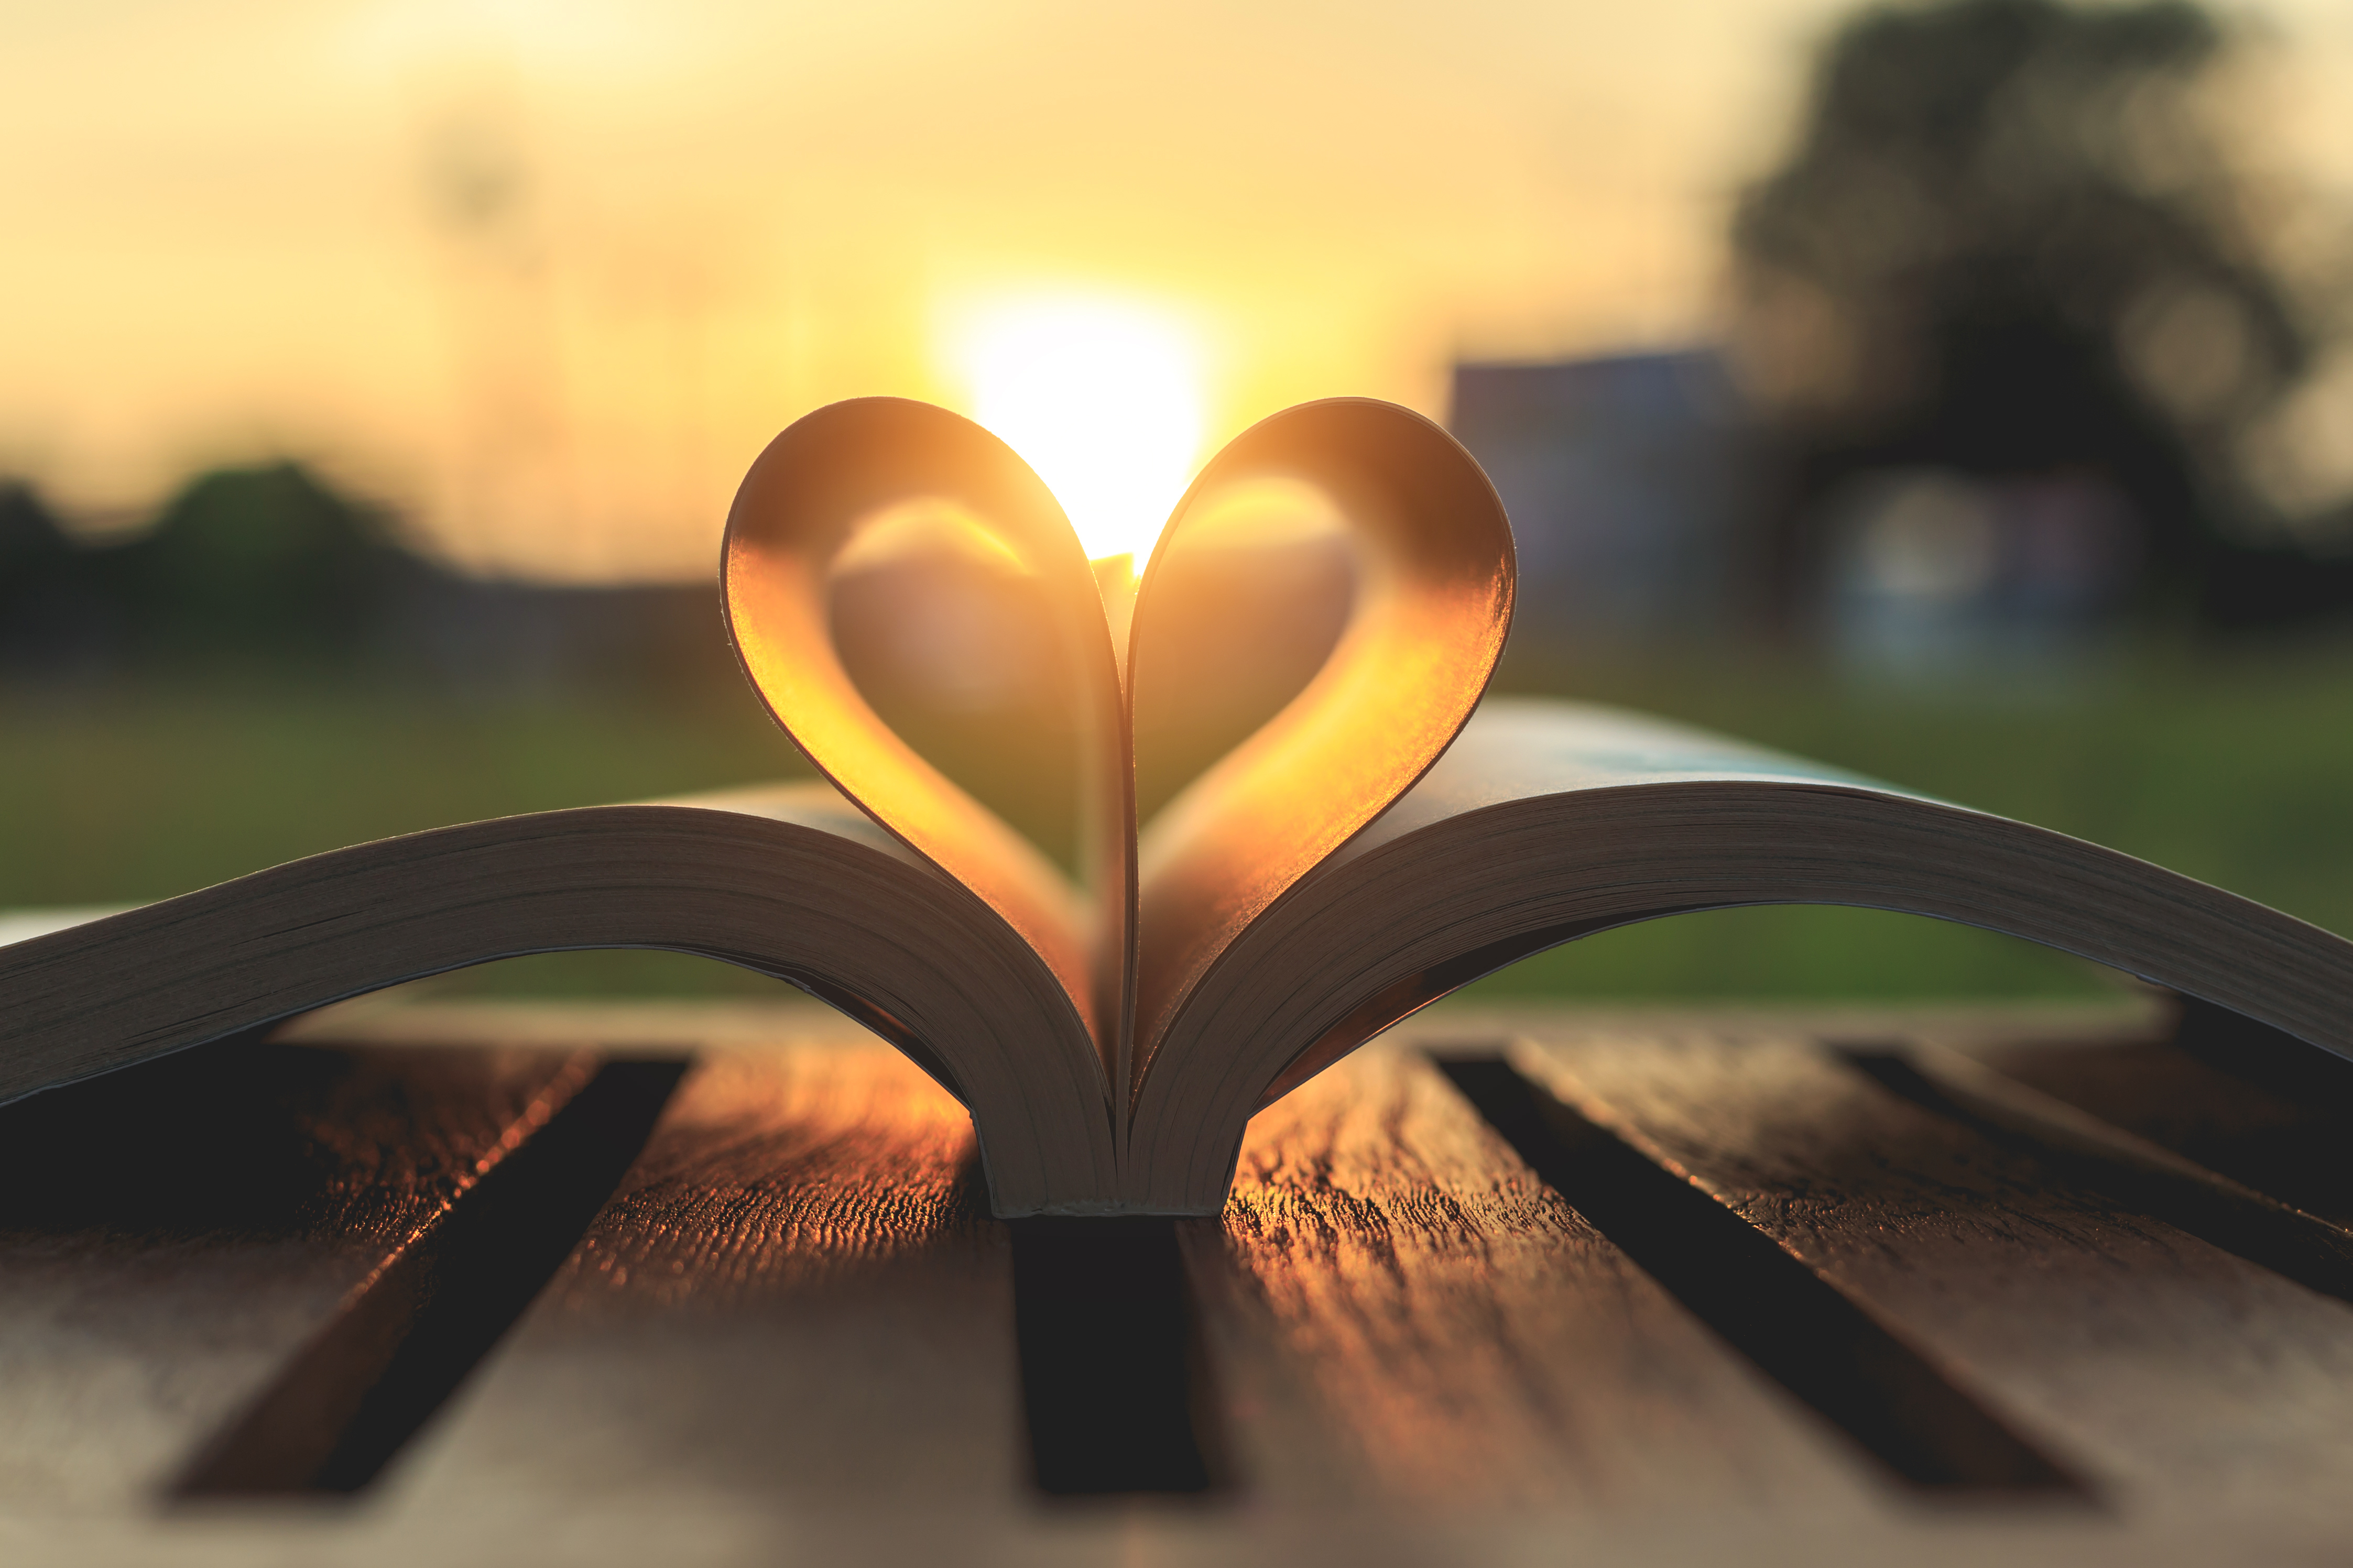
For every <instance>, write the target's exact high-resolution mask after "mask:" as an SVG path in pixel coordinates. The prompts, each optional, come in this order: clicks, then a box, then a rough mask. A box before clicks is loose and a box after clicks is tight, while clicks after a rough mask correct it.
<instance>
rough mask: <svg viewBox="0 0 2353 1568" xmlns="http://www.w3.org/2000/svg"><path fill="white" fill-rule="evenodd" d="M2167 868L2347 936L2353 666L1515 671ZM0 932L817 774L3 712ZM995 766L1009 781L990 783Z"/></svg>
mask: <svg viewBox="0 0 2353 1568" xmlns="http://www.w3.org/2000/svg"><path fill="white" fill-rule="evenodd" d="M1508 684H1510V685H1512V686H1514V687H1516V688H1518V689H1531V688H1534V687H1543V688H1547V689H1554V690H1558V691H1564V692H1567V693H1570V694H1574V695H1577V696H1580V697H1585V698H1589V699H1592V700H1602V701H1611V702H1620V703H1624V704H1627V705H1629V706H1633V707H1638V708H1644V709H1648V710H1652V711H1656V712H1661V713H1666V714H1671V715H1673V716H1675V717H1678V718H1683V719H1685V720H1689V721H1694V722H1696V723H1700V724H1704V725H1706V726H1708V727H1711V728H1715V729H1718V730H1722V731H1727V732H1729V733H1732V734H1736V735H1739V736H1742V737H1744V738H1746V739H1750V740H1756V741H1761V742H1766V743H1768V744H1772V745H1777V746H1780V747H1783V748H1786V749H1788V750H1790V751H1794V752H1800V753H1802V754H1805V755H1809V756H1813V757H1818V758H1820V759H1821V760H1823V761H1827V762H1832V763H1840V764H1841V765H1844V766H1847V767H1850V768H1854V769H1857V770H1860V771H1862V772H1863V773H1871V774H1874V775H1876V776H1879V777H1882V778H1885V779H1888V780H1891V781H1893V782H1895V783H1898V784H1905V785H1909V786H1911V787H1914V788H1917V789H1923V790H1926V791H1929V792H1931V793H1934V794H1936V795H1943V796H1945V797H1947V798H1948V799H1953V800H1957V801H1959V802H1962V803H1964V804H1966V805H1974V806H1979V807H1983V808H1985V809H1987V810H1991V811H1997V812H2000V813H2002V814H2004V815H2006V816H2017V817H2021V818H2023V819H2025V820H2027V821H2031V822H2036V823H2040V824H2042V825H2044V826H2050V827H2055V828H2058V829H2060V830H2062V831H2064V832H2068V833H2073V834H2077V835H2080V836H2082V837H2086V838H2091V839H2095V840H2097V841H2099V842H2101V843H2103V844H2107V845H2110V846H2112V847H2116V848H2119V849H2123V850H2125V851H2126V852H2128V853H2131V854H2135V855H2139V856H2143V857H2145V858H2148V859H2152V860H2155V861H2158V862H2159V863H2160V864H2163V865H2167V866H2170V867H2172V868H2175V869H2178V870H2180V871H2184V872H2187V873H2189V875H2191V876H2195V877H2199V878H2202V879H2206V880H2208V881H2211V882H2215V883H2218V884H2220V885H2221V886H2223V887H2226V888H2229V889H2232V890H2233V891H2236V892H2240V893H2243V894H2245V895H2247V896H2248V897H2250V898H2253V899H2257V900H2262V901H2263V902H2265V903H2268V904H2272V905H2274V906H2275V907H2277V908H2279V909H2282V910H2286V911H2287V912H2289V913H2291V914H2294V915H2297V916H2300V917H2301V918H2303V919H2306V920H2308V921H2314V922H2316V923H2317V924H2319V925H2322V926H2326V927H2327V928H2329V929H2331V930H2334V931H2342V932H2353V645H2348V644H2343V643H2332V644H2321V645H2311V646H2305V647H2272V648H2267V649H2247V650H2242V651H2238V652H2233V653H2226V654H2221V655H2209V656H2205V657H2200V658H2192V657H2190V656H2189V655H2186V654H2179V653H2165V652H2153V653H2147V654H2144V655H2142V656H2139V657H2137V658H2132V659H2129V660H2122V661H2119V662H2118V663H2117V664H2116V666H2115V667H2114V668H2109V669H2107V670H2105V671H2102V672H2098V673H2095V674H2091V675H2081V676H2078V677H2077V678H2076V679H2073V680H2071V681H2069V682H2067V683H2065V684H2062V685H2055V686H2052V687H2049V688H2047V689H2045V688H2038V687H2036V686H2035V685H2033V684H2032V683H2031V682H2013V683H2010V685H2008V686H2006V687H2002V688H1999V689H1987V688H1978V689H1948V690H1942V691H1925V692H1924V691H1915V692H1910V693H1904V692H1894V691H1889V690H1884V689H1869V688H1860V687H1855V686H1852V685H1843V684H1841V683H1838V682H1836V681H1833V680H1830V679H1825V678H1824V677H1823V676H1822V675H1821V674H1820V671H1818V670H1813V669H1810V668H1805V667H1802V666H1799V665H1796V664H1784V663H1777V662H1774V661H1771V660H1767V659H1758V658H1723V659H1717V660H1712V661H1701V660H1694V661H1693V662H1690V663H1688V664H1684V665H1682V666H1679V667H1669V666H1665V665H1661V664H1658V663H1647V664H1639V665H1638V664H1634V663H1630V662H1626V663H1617V664H1596V665H1593V666H1590V667H1580V668H1574V669H1566V670H1554V671H1545V672H1533V673H1532V672H1529V671H1526V670H1525V669H1523V670H1515V671H1514V672H1513V674H1512V677H1511V679H1510V681H1509V682H1508ZM0 757H5V763H0V907H5V906H11V905H28V904H61V903H109V902H132V901H138V900H147V899H154V898H161V897H164V896H166V895H169V894H172V893H175V892H181V891H184V890H186V889H190V888H195V887H200V886H203V885H205V884H206V883H208V882H213V881H217V880H220V879H224V878H227V877H231V876H235V875H237V874H238V873H240V872H243V871H248V870H251V869H254V868H258V867H260V866H265V865H269V864H272V863H274V862H276V861H279V860H283V859H287V858H291V857H293V856H297V855H302V854H308V853H311V852H312V851H315V850H320V849H325V848H331V847H335V846H337V845H341V844H346V843H351V842H354V841H357V840H360V839H365V838H372V837H383V836H385V835H386V834H392V833H399V832H404V831H408V830H411V829H415V828H420V827H427V826H437V825H439V824H442V823H448V822H457V821H464V820H469V819H472V818H479V817H483V816H498V815H502V814H505V813H510V812H518V811H533V810H539V809H543V808H546V807H550V806H559V805H589V804H594V803H596V802H601V801H611V800H628V799H638V798H645V797H649V796H656V795H670V794H679V793H683V792H687V791H691V790H696V789H704V788H713V787H719V786H723V785H728V784H743V783H747V782H752V781H756V780H761V779H766V778H774V777H777V776H781V775H786V774H798V773H805V772H806V769H805V766H804V765H803V764H802V763H800V762H799V760H798V758H797V756H795V754H794V753H793V752H792V751H791V748H790V747H789V745H788V744H787V743H786V742H785V741H784V739H783V737H782V736H781V735H779V734H778V733H777V732H776V731H775V730H774V729H773V728H772V727H770V726H769V725H768V723H767V722H766V721H765V717H764V716H763V715H762V714H761V713H760V712H759V710H758V709H757V707H756V706H755V705H754V703H753V701H752V700H751V699H750V697H749V696H748V695H747V694H745V693H743V692H742V691H740V690H737V689H729V690H724V691H713V692H711V693H708V694H705V695H699V696H696V697H694V698H691V699H682V698H681V697H679V696H677V695H675V694H661V693H654V692H637V693H626V692H625V693H617V694H614V695H612V696H610V697H607V698H604V699H600V700H590V699H587V698H584V697H581V696H578V695H566V696H552V697H551V696H540V697H527V696H522V695H512V694H510V695H503V696H494V697H475V698H470V699H465V700H459V699H457V698H453V697H450V696H448V695H446V694H428V693H425V692H419V691H403V690H391V689H365V688H348V689H346V688H336V687H332V686H326V685H302V684H298V683H274V684H273V683H268V682H256V681H254V680H252V679H244V680H237V681H231V680H226V679H225V680H221V681H210V680H203V679H195V678H193V677H192V678H190V679H186V680H185V681H183V682H180V683H177V684H174V685H169V686H156V685H149V686H142V687H135V688H123V689H75V690H71V691H38V690H16V691H7V690H0ZM983 771H985V770H983ZM440 984H443V985H445V986H452V987H456V988H462V989H467V990H471V991H508V992H516V991H520V992H546V991H572V992H580V993H586V994H616V993H673V994H674V993H680V992H688V993H693V992H740V991H744V990H746V989H753V990H762V989H767V988H770V987H771V986H772V985H773V984H774V983H772V982H768V981H765V980H762V979H759V978H758V977H754V976H750V975H742V974H738V973H734V972H731V971H727V970H725V969H723V967H722V966H719V965H715V964H707V963H700V962H697V961H692V960H687V959H681V958H673V957H671V956H669V955H663V954H649V953H610V954H608V953H596V954H566V955H559V956H555V957H551V958H547V959H539V960H529V961H520V962H517V963H509V964H501V965H494V966H490V967H488V968H486V969H484V970H481V971H477V972H474V973H472V974H470V975H468V976H463V977H455V978H454V979H453V980H451V981H445V982H442V983H440ZM2104 984H2105V980H2104V978H2103V976H2102V975H2101V974H2100V973H2099V972H2096V971H2094V970H2093V969H2091V968H2090V967H2089V966H2087V965H2084V964H2081V963H2076V962H2074V961H2073V960H2069V959H2064V958H2062V957H2059V956H2057V955H2054V954H2051V953H2048V952H2043V951H2042V950H2040V949H2036V948H2033V947H2031V946H2030V945H2028V944H2025V943H2022V942H2013V941H2010V940H2008V939H2005V938H2000V937H1996V936H1992V935H1989V934H1987V933H1984V932H1979V931H1968V930H1964V929H1961V928H1957V927H1950V926H1945V925H1941V924H1938V923H1937V922H1934V921H1920V920H1914V919H1908V918H1905V917H1902V916H1894V915H1883V914H1877V913H1873V912H1870V911H1861V910H1730V911H1722V912H1717V913H1712V914H1704V915H1686V916H1683V917H1679V918H1677V919H1674V920H1670V921H1657V922H1653V923H1651V924H1649V925H1645V926H1640V927H1635V928H1630V929H1629V930H1626V931H1615V932H1609V933H1605V934H1604V935H1601V936H1598V937H1594V938H1589V939H1588V940H1587V941H1585V942H1578V943H1576V944H1573V945H1572V946H1570V947H1567V948H1564V949H1559V950H1556V951H1555V952H1551V953H1547V954H1543V955H1540V956H1538V957H1536V958H1534V959H1531V960H1529V961H1527V962H1526V963H1522V964H1520V965H1517V966H1515V967H1514V968H1513V969H1512V970H1509V971H1506V972H1505V973H1503V974H1501V975H1498V976H1496V977H1494V978H1493V979H1491V980H1488V981H1486V982H1482V984H1481V985H1480V987H1479V988H1478V989H1479V991H1480V992H1482V994H1532V993H1533V994H1578V995H1592V996H1622V997H1662V998H1672V997H1686V996H1692V997H1697V996H1854V997H1907V996H1978V997H1994V996H2051V995H2069V994H2086V993H2093V992H2096V991H2097V990H2098V989H2100V988H2101V987H2102V986H2103V985H2104Z"/></svg>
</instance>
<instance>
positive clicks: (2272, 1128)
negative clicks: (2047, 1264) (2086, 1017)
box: [1969, 1039, 2353, 1227]
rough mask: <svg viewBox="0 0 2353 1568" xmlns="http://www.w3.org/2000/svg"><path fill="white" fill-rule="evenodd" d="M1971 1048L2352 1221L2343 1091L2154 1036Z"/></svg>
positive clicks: (2188, 1153) (2089, 1108) (2057, 1094)
mask: <svg viewBox="0 0 2353 1568" xmlns="http://www.w3.org/2000/svg"><path fill="white" fill-rule="evenodd" d="M2315 1054H2316V1055H2317V1053H2315ZM1969 1055H1970V1056H1971V1057H1972V1058H1974V1059H1976V1060H1978V1061H1980V1062H1983V1063H1984V1064H1985V1065H1986V1066H1988V1067H1990V1068H1994V1069H1995V1070H1996V1071H1998V1072H2000V1073H2001V1074H2003V1075H2004V1076H2006V1077H2009V1078H2011V1079H2016V1080H2017V1081H2019V1082H2021V1083H2023V1084H2025V1085H2027V1086H2028V1087H2030V1088H2031V1089H2039V1090H2040V1091H2042V1093H2044V1094H2047V1095H2050V1096H2051V1097H2052V1098H2053V1099H2055V1100H2062V1101H2064V1102H2065V1103H2067V1104H2069V1105H2072V1106H2073V1107H2075V1108H2076V1109H2077V1110H2082V1111H2084V1112H2085V1113H2087V1114H2089V1115H2092V1116H2095V1117H2097V1118H2099V1119H2100V1120H2101V1121H2105V1122H2107V1123H2110V1124H2112V1125H2114V1126H2116V1127H2119V1128H2122V1129H2124V1130H2125V1131H2127V1132H2131V1133H2134V1134H2136V1135H2137V1136H2138V1137H2141V1138H2145V1139H2147V1140H2148V1141H2149V1142H2152V1143H2155V1144H2158V1146H2160V1147H2162V1148H2166V1149H2170V1150H2172V1151H2173V1152H2175V1153H2177V1154H2180V1155H2182V1156H2184V1157H2186V1158H2188V1159H2189V1160H2191V1161H2194V1162H2195V1163H2198V1164H2200V1165H2202V1166H2204V1167H2205V1168H2207V1169H2208V1170H2211V1171H2215V1172H2218V1173H2221V1174H2222V1175H2224V1176H2228V1177H2230V1178H2231V1179H2232V1180H2233V1181H2236V1182H2240V1183H2243V1184H2245V1185H2247V1186H2250V1187H2253V1188H2254V1189H2255V1190H2256V1191H2257V1192H2259V1193H2263V1194H2266V1195H2268V1196H2270V1197H2274V1198H2276V1199H2278V1200H2280V1201H2281V1202H2283V1203H2287V1204H2293V1205H2295V1206H2296V1207H2297V1208H2300V1209H2303V1210H2305V1211H2306V1212H2307V1213H2310V1214H2313V1215H2319V1216H2321V1217H2323V1218H2325V1219H2327V1220H2329V1221H2331V1222H2333V1223H2334V1224H2336V1225H2337V1226H2348V1227H2353V1159H2348V1157H2347V1154H2348V1150H2353V1115H2348V1107H2347V1106H2346V1104H2345V1103H2344V1101H2343V1100H2341V1099H2337V1098H2334V1097H2329V1096H2321V1095H2314V1094H2311V1093H2308V1092H2307V1093H2298V1092H2296V1091H2295V1089H2293V1088H2291V1087H2289V1086H2284V1085H2283V1086H2280V1087H2278V1088H2272V1087H2265V1086H2263V1085H2259V1084H2256V1083H2251V1082H2248V1081H2247V1080H2246V1079H2242V1078H2236V1077H2233V1076H2232V1075H2231V1074H2228V1073H2224V1072H2221V1071H2218V1070H2216V1069H2215V1068H2212V1067H2211V1066H2209V1065H2207V1064H2206V1063H2204V1062H2201V1061H2200V1060H2198V1059H2197V1058H2194V1057H2192V1056H2190V1055H2189V1053H2188V1052H2186V1051H2183V1050H2181V1049H2180V1048H2179V1047H2176V1046H2174V1045H2172V1044H2170V1043H2168V1042H2167V1041H2164V1040H2158V1039H2122V1040H2108V1041H2090V1042H2080V1043H2073V1044H2067V1043H2035V1042H2019V1041H2006V1042H2000V1043H1990V1042H1989V1043H1981V1044H1978V1045H1976V1046H1975V1047H1973V1048H1972V1049H1971V1050H1970V1052H1969Z"/></svg>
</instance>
